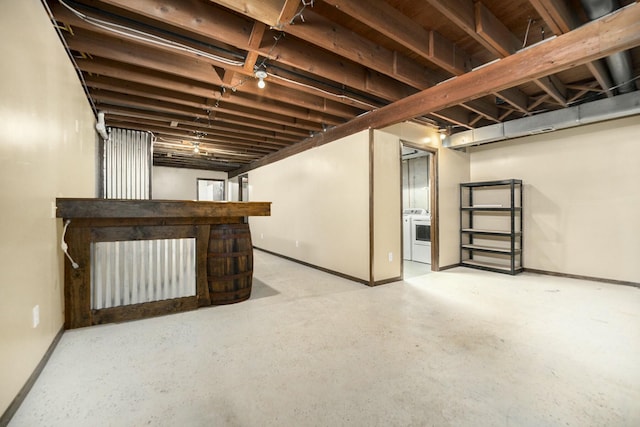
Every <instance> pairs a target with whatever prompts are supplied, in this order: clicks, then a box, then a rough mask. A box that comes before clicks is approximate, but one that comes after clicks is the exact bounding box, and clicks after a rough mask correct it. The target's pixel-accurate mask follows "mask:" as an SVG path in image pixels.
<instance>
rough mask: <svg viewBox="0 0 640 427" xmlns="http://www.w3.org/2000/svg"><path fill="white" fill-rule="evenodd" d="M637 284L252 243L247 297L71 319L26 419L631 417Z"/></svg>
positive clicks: (479, 422)
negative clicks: (375, 264)
mask: <svg viewBox="0 0 640 427" xmlns="http://www.w3.org/2000/svg"><path fill="white" fill-rule="evenodd" d="M639 361H640V289H638V288H632V287H626V286H616V285H607V284H603V283H596V282H588V281H579V280H573V279H561V278H554V277H548V276H539V275H534V274H529V273H524V274H521V275H518V276H515V277H511V276H506V275H500V274H496V273H488V272H483V271H476V270H470V269H465V268H456V269H452V270H448V271H444V272H439V273H429V274H426V275H423V276H417V277H414V278H411V279H407V280H405V282H398V283H393V284H389V285H384V286H380V287H376V288H367V287H365V286H363V285H360V284H357V283H353V282H349V281H347V280H344V279H341V278H338V277H334V276H331V275H328V274H326V273H323V272H320V271H317V270H314V269H310V268H306V267H303V266H300V265H297V264H295V263H292V262H289V261H286V260H283V259H280V258H277V257H274V256H272V255H269V254H265V253H263V252H259V251H258V252H256V253H255V285H254V294H253V296H252V298H251V299H250V300H249V301H246V302H243V303H240V304H235V305H230V306H220V307H212V308H206V309H200V310H197V311H193V312H188V313H182V314H176V315H172V316H165V317H161V318H154V319H147V320H142V321H136V322H129V323H125V324H112V325H105V326H97V327H92V328H85V329H79V330H73V331H68V332H66V333H65V334H64V336H63V337H62V340H61V341H60V344H59V345H58V347H57V349H56V351H55V352H54V354H53V355H52V357H51V360H50V362H49V364H48V365H47V367H46V368H45V369H44V371H43V372H42V375H41V376H40V378H39V380H38V381H37V383H36V385H35V386H34V388H33V390H32V391H31V393H30V394H29V396H28V397H27V399H26V400H25V402H24V404H23V405H22V407H21V408H20V409H19V411H18V413H17V414H16V415H15V417H14V419H13V420H12V423H11V424H10V425H11V426H12V427H19V426H30V427H32V426H65V427H66V426H88V425H91V426H143V425H153V426H178V425H181V426H342V425H344V426H412V425H413V426H536V427H538V426H639V425H640V363H639Z"/></svg>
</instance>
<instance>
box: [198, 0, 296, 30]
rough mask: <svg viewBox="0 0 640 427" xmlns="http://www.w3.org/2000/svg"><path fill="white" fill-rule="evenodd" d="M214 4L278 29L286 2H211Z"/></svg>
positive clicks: (223, 0) (221, 0) (228, 0)
mask: <svg viewBox="0 0 640 427" xmlns="http://www.w3.org/2000/svg"><path fill="white" fill-rule="evenodd" d="M210 1H211V2H213V3H216V4H219V5H221V6H224V7H226V8H228V9H231V10H234V11H236V12H238V13H240V14H242V15H246V16H250V17H251V18H253V19H255V20H256V21H261V22H264V23H265V24H267V25H269V26H271V27H277V26H278V23H279V18H280V13H281V12H282V10H283V7H284V5H285V4H284V0H210Z"/></svg>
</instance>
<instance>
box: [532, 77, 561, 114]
mask: <svg viewBox="0 0 640 427" xmlns="http://www.w3.org/2000/svg"><path fill="white" fill-rule="evenodd" d="M534 82H535V84H537V85H538V87H540V89H542V90H544V91H545V92H547V93H548V94H549V96H551V97H552V98H553V99H555V100H556V102H557V103H558V104H560V105H562V106H563V107H566V106H567V105H568V104H567V88H566V86H565V85H564V84H563V83H562V82H561V81H560V80H559V79H557V78H555V77H554V76H546V77H541V78H539V79H535V80H534Z"/></svg>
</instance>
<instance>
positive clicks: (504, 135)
mask: <svg viewBox="0 0 640 427" xmlns="http://www.w3.org/2000/svg"><path fill="white" fill-rule="evenodd" d="M637 114H640V92H638V91H634V92H631V93H627V94H624V95H618V96H615V97H613V98H605V99H601V100H598V101H594V102H590V103H587V104H582V105H578V106H575V107H570V108H565V109H563V110H557V111H550V112H548V113H542V114H538V115H535V116H532V117H525V118H522V119H518V120H511V121H508V122H504V123H498V124H495V125H491V126H485V127H482V128H478V129H472V130H469V131H465V132H460V133H456V134H453V135H451V136H449V137H447V138H446V139H445V140H444V141H443V146H444V147H447V148H464V147H470V146H473V145H482V144H487V143H490V142H496V141H503V140H505V139H512V138H518V137H521V136H527V135H536V134H539V133H545V132H551V131H554V130H560V129H567V128H571V127H576V126H581V125H586V124H591V123H597V122H603V121H605V120H612V119H619V118H623V117H628V116H633V115H637Z"/></svg>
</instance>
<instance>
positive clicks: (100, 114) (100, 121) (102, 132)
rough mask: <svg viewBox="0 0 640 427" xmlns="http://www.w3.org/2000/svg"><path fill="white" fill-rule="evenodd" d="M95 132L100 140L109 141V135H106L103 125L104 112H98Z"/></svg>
mask: <svg viewBox="0 0 640 427" xmlns="http://www.w3.org/2000/svg"><path fill="white" fill-rule="evenodd" d="M96 130H97V131H98V133H99V134H100V136H101V137H102V139H109V134H108V133H107V127H106V126H105V124H104V112H103V111H99V112H98V122H97V123H96Z"/></svg>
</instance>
